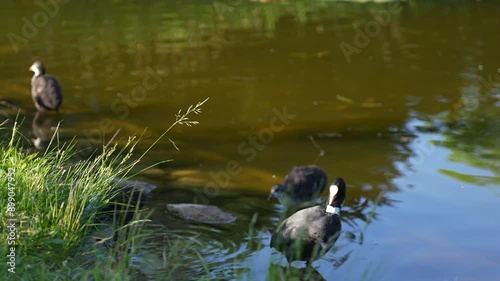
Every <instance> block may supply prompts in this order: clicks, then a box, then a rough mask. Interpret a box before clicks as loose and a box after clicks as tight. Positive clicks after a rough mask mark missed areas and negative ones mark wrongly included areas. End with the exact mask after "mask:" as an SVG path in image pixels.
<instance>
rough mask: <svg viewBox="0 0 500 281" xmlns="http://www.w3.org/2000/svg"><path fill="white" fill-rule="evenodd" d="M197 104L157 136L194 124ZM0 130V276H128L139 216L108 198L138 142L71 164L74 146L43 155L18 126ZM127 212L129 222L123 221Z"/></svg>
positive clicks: (132, 161) (128, 172)
mask: <svg viewBox="0 0 500 281" xmlns="http://www.w3.org/2000/svg"><path fill="white" fill-rule="evenodd" d="M203 103H204V102H201V103H198V104H197V105H195V106H191V107H189V109H188V110H187V111H185V112H184V113H182V112H181V111H179V113H178V114H176V115H175V116H176V121H175V122H174V123H173V124H172V125H171V126H170V127H169V128H168V129H167V130H166V131H165V133H164V134H163V135H162V136H161V137H164V136H165V134H166V133H167V132H168V131H169V130H170V129H171V128H172V127H174V126H175V125H193V124H197V122H196V121H193V120H190V119H189V117H188V115H190V114H191V113H195V114H198V113H200V112H201V105H203ZM0 129H1V130H3V134H2V135H9V137H8V138H5V139H3V140H0V207H1V210H2V216H1V220H0V226H1V229H2V232H1V233H0V239H1V241H2V243H1V245H2V247H0V256H1V257H2V262H0V272H1V273H0V276H2V277H3V278H1V279H2V280H69V279H76V280H129V279H130V280H135V279H136V277H135V274H136V269H134V268H133V267H131V266H130V264H131V258H132V256H133V255H134V254H135V253H136V252H137V250H138V245H140V244H141V239H142V238H143V236H142V234H141V227H142V225H143V223H144V222H145V221H146V220H140V219H139V217H140V216H141V212H140V210H139V208H138V207H128V204H126V203H127V202H126V201H124V202H125V203H121V204H116V203H113V204H111V203H112V202H115V201H114V200H119V199H117V198H118V197H120V195H121V192H122V191H123V189H122V188H120V187H119V185H120V184H121V182H122V181H120V182H116V180H115V179H116V178H120V179H123V180H125V179H127V178H129V177H131V176H132V171H133V168H134V167H135V165H136V164H137V163H139V161H140V160H141V159H142V157H143V156H144V155H145V153H144V154H142V155H140V156H138V157H132V152H133V150H134V148H135V145H136V144H137V142H138V141H137V140H136V139H135V138H129V141H128V142H127V144H126V145H125V146H124V147H122V148H120V149H118V148H117V146H116V145H115V146H113V145H111V146H106V147H103V150H102V152H100V153H97V154H96V155H94V157H92V158H90V159H86V160H82V161H77V162H75V161H73V160H71V159H72V156H74V155H75V154H76V153H78V151H76V150H75V149H74V146H73V145H72V144H71V143H70V144H69V145H68V144H65V145H62V144H59V145H56V146H55V147H57V148H55V149H52V150H49V151H47V152H45V153H44V154H43V155H41V154H38V153H30V152H29V151H28V150H26V149H24V148H23V147H24V145H23V144H25V138H24V137H23V136H22V135H21V133H20V132H18V126H17V124H14V126H13V128H12V129H6V128H5V126H4V127H1V128H0ZM7 130H10V132H7ZM7 133H8V134H7ZM161 137H160V138H161ZM158 140H159V139H157V140H156V141H155V142H153V145H155V144H156V142H157V141H158ZM153 145H152V146H153ZM150 148H151V147H150ZM147 151H149V149H148V150H147ZM147 151H146V153H147ZM120 201H123V200H120ZM110 206H111V208H110ZM130 208H132V209H130ZM117 209H123V210H122V211H125V212H117ZM104 210H108V213H107V214H106V213H104ZM131 215H133V217H134V218H135V220H132V221H131V222H130V223H128V224H127V223H126V221H125V218H128V217H129V216H130V217H132V216H131ZM127 220H128V219H127ZM97 235H100V236H99V237H96V236H97ZM115 240H116V241H115Z"/></svg>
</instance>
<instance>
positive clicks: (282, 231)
mask: <svg viewBox="0 0 500 281" xmlns="http://www.w3.org/2000/svg"><path fill="white" fill-rule="evenodd" d="M345 189H346V185H345V182H344V180H343V179H342V178H337V179H336V180H335V182H334V183H333V184H332V186H331V187H330V198H329V202H327V205H326V206H314V207H310V208H307V209H303V210H300V211H297V212H295V213H294V214H292V215H291V216H290V217H288V218H287V219H285V220H284V221H283V222H282V223H281V224H280V225H279V226H278V228H277V229H276V231H275V232H274V234H273V236H272V238H271V247H274V248H276V249H278V250H280V251H282V252H283V253H284V254H285V255H286V257H287V259H288V262H292V261H294V260H305V261H308V262H311V261H312V260H314V259H317V258H319V257H321V256H323V254H325V253H326V252H327V251H328V250H329V249H330V248H331V247H332V246H333V244H334V243H335V241H336V240H337V238H338V237H339V235H340V231H341V229H342V224H341V219H340V215H339V213H337V212H331V211H332V210H339V211H340V209H335V208H340V207H341V205H342V202H343V201H344V198H345ZM332 193H333V194H332ZM328 205H330V207H328ZM327 210H329V212H327Z"/></svg>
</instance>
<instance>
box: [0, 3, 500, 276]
mask: <svg viewBox="0 0 500 281" xmlns="http://www.w3.org/2000/svg"><path fill="white" fill-rule="evenodd" d="M49 2H50V1H47V2H44V3H49ZM62 2H67V3H65V4H62V3H60V4H56V5H54V4H52V5H48V6H46V7H44V8H43V7H41V6H40V4H33V3H32V1H8V2H6V3H3V7H2V9H1V11H0V15H1V17H2V18H3V24H2V25H1V26H0V34H2V37H1V38H2V39H0V66H1V67H0V77H1V78H0V100H2V101H3V103H2V104H1V105H0V113H2V116H3V117H2V118H10V119H11V120H13V119H15V116H16V114H17V113H18V112H19V117H18V118H19V119H21V120H24V122H23V130H24V131H25V133H26V134H27V135H28V136H30V137H33V138H36V137H39V138H41V139H42V142H47V140H48V138H49V137H50V135H51V132H52V131H51V130H50V127H51V126H54V124H57V118H52V117H50V118H49V117H43V118H41V119H42V120H40V119H38V118H37V120H35V121H36V122H33V119H34V118H35V107H34V105H33V104H32V101H31V96H30V79H31V73H30V72H29V71H28V68H29V66H30V65H31V63H32V62H33V61H34V60H38V59H39V60H42V61H44V62H45V64H46V67H47V69H48V72H49V73H51V74H53V75H55V76H56V77H57V78H58V79H59V82H60V83H61V85H62V88H63V93H64V102H63V105H62V107H61V110H60V111H61V118H62V120H63V122H62V125H61V129H60V134H59V137H60V139H61V140H63V141H64V140H69V139H72V138H73V137H76V139H78V140H79V141H80V143H81V144H82V145H81V147H82V148H85V147H96V145H100V144H102V143H103V136H104V139H105V140H104V142H105V141H107V140H109V139H110V138H111V137H112V136H113V135H114V134H115V132H116V131H117V130H120V131H119V133H118V135H117V138H116V140H118V141H120V142H125V141H126V139H127V138H128V136H130V135H140V134H142V132H143V131H144V129H145V128H147V130H146V133H145V136H144V139H143V141H142V142H141V145H140V146H139V147H138V149H137V151H138V152H141V151H144V150H145V149H146V148H147V146H149V145H150V144H151V143H152V142H153V141H154V140H155V139H156V137H158V136H159V135H160V134H161V133H162V132H163V131H164V130H165V129H167V128H168V127H169V126H170V124H172V122H174V121H175V116H174V114H176V113H177V112H178V110H179V109H183V110H186V109H187V108H188V107H189V105H191V104H196V103H198V102H200V101H203V100H205V99H206V98H207V97H209V98H210V99H209V100H208V101H207V102H206V103H205V104H204V105H203V107H202V113H201V114H199V115H193V116H192V118H193V119H192V120H197V121H199V123H200V124H198V125H195V126H192V127H188V126H180V127H176V128H175V129H174V130H173V131H172V132H171V133H170V134H169V135H168V137H169V138H170V139H172V140H173V141H175V143H176V145H177V146H178V147H179V149H180V151H177V150H176V149H175V148H174V147H173V146H172V144H171V142H170V141H169V140H168V138H164V139H162V140H161V141H160V142H159V143H158V144H157V145H156V146H155V147H154V148H153V150H152V151H150V153H149V154H148V155H147V157H146V158H145V160H144V162H143V163H142V164H141V165H143V166H144V167H145V166H148V165H150V164H152V163H156V162H159V161H163V160H167V159H173V160H174V161H173V162H168V163H165V164H161V165H159V166H158V167H156V168H154V169H152V170H149V171H147V172H146V173H144V175H143V178H144V179H146V180H148V181H151V182H153V183H155V184H157V186H158V189H157V190H156V191H155V193H154V197H153V199H152V201H151V202H150V204H149V207H150V208H151V209H154V210H155V211H154V213H153V215H152V218H151V219H152V220H153V223H154V225H151V229H150V231H153V230H154V231H158V230H157V228H160V229H164V228H169V229H171V230H176V231H181V232H182V231H191V232H190V233H198V235H199V236H198V237H197V239H199V240H200V241H202V242H203V243H204V246H203V248H202V251H201V255H202V257H203V258H204V260H205V262H204V263H205V265H208V268H209V272H210V276H212V277H213V278H217V277H220V278H223V279H233V278H238V279H245V280H264V279H265V278H267V276H268V273H269V272H270V271H273V270H279V266H276V265H273V266H271V267H270V268H269V265H270V264H279V256H278V255H277V254H275V253H271V250H270V249H269V248H268V245H269V240H270V231H271V230H272V229H273V227H275V226H276V223H277V221H278V218H279V217H280V214H281V212H282V209H281V208H280V206H279V205H278V204H277V203H276V202H272V201H267V200H266V199H267V193H268V191H269V189H270V186H271V185H272V184H273V183H275V182H279V181H281V180H282V179H283V178H284V176H285V175H286V173H287V172H288V171H289V170H290V169H291V168H292V167H293V166H294V165H307V164H316V165H320V166H322V167H323V168H324V169H325V170H326V171H327V173H328V174H329V176H330V178H331V179H333V178H335V177H336V176H342V177H343V178H345V179H346V181H347V183H348V191H347V199H346V202H345V204H344V208H343V209H342V216H343V232H342V235H341V236H340V238H339V240H338V241H337V243H336V246H335V247H334V249H333V250H331V251H330V252H329V253H328V254H327V255H326V256H325V257H324V258H323V259H321V260H319V261H317V262H316V263H315V266H316V267H317V271H318V272H319V274H320V275H321V276H323V278H325V279H327V280H436V281H441V280H497V278H498V276H500V269H499V268H500V263H499V261H500V246H499V245H500V244H499V243H498V241H497V240H498V238H496V237H497V236H498V233H499V232H500V221H499V220H498V218H497V216H496V214H497V213H498V211H499V207H498V206H499V205H500V204H499V203H500V197H499V195H500V188H499V186H500V159H499V152H500V145H499V143H500V142H499V139H500V119H499V118H498V116H499V113H500V90H499V89H500V87H499V78H500V53H499V52H498V50H499V47H500V37H499V36H498V27H499V21H500V20H499V18H498V15H499V14H500V5H499V4H498V3H497V2H496V1H480V2H478V1H458V0H457V1H410V2H404V3H399V2H393V3H382V4H376V3H362V4H361V3H350V2H319V1H298V2H288V3H256V2H245V1H226V2H224V1H215V2H210V1H62ZM50 3H56V2H50ZM58 3H59V2H58ZM81 157H86V155H85V154H83V155H81ZM214 186H215V187H214ZM192 202H197V203H205V204H212V205H217V206H219V207H221V208H222V209H224V210H226V211H228V212H231V213H233V214H234V215H235V216H237V218H238V219H237V220H236V222H235V223H233V224H231V225H226V226H220V227H205V226H200V225H193V224H185V223H183V222H180V221H178V220H176V219H175V218H173V217H171V216H170V215H168V214H166V213H165V211H166V208H165V204H167V203H192ZM254 213H258V217H257V220H256V222H255V226H254V232H253V235H252V237H253V239H249V225H250V224H251V223H250V222H251V220H252V217H253V215H254ZM250 240H252V241H253V242H252V243H251V245H249V241H250ZM163 245H164V243H163V241H162V240H161V239H158V240H155V241H151V244H148V245H144V248H145V249H147V254H146V253H145V254H144V256H145V259H149V260H148V261H147V262H144V264H149V265H151V266H146V265H143V266H142V267H143V268H144V271H145V272H146V274H147V275H148V276H149V277H150V278H151V279H159V280H162V279H165V278H166V277H165V276H169V275H168V274H173V275H172V276H174V277H172V278H175V279H179V278H181V279H183V278H185V277H186V276H191V277H192V278H196V276H201V275H202V274H206V273H204V269H203V262H200V259H199V257H198V256H196V255H194V254H193V253H185V255H178V256H177V257H176V258H177V259H178V260H179V262H182V263H184V264H185V265H184V266H183V267H181V268H178V269H177V271H176V272H175V273H171V272H170V271H169V270H171V268H168V267H165V266H164V265H163V264H162V263H161V262H159V261H158V260H161V255H162V252H163V251H164V250H165V248H164V247H163ZM145 251H146V250H145ZM167 251H168V249H167ZM270 261H271V262H270ZM153 265H154V266H153ZM235 272H236V273H235ZM235 275H236V277H235ZM363 278H364V279H363Z"/></svg>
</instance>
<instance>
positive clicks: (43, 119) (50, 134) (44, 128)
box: [31, 111, 62, 152]
mask: <svg viewBox="0 0 500 281" xmlns="http://www.w3.org/2000/svg"><path fill="white" fill-rule="evenodd" d="M61 121H62V117H61V116H60V115H59V114H54V113H51V112H49V113H44V112H39V111H37V113H36V114H35V117H34V118H33V122H32V124H31V126H32V132H33V136H34V139H32V141H33V145H34V146H35V148H36V149H37V150H38V151H40V152H45V151H47V148H48V146H49V144H50V143H51V140H53V141H54V143H57V142H58V135H56V131H57V127H58V125H59V123H60V122H61Z"/></svg>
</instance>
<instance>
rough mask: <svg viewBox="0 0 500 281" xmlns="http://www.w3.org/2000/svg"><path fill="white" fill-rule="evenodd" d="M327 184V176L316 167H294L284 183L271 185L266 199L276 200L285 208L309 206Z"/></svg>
mask: <svg viewBox="0 0 500 281" xmlns="http://www.w3.org/2000/svg"><path fill="white" fill-rule="evenodd" d="M327 184H328V176H327V175H326V173H325V171H324V170H323V169H321V168H320V167H318V166H301V167H295V168H293V169H292V171H290V173H289V174H288V175H287V176H286V178H285V180H284V182H283V183H282V184H281V183H278V184H275V185H273V187H272V188H271V193H270V194H269V197H268V199H271V198H273V197H274V198H277V199H278V200H279V201H280V202H281V204H283V205H285V206H286V207H290V206H297V205H309V206H310V205H311V204H310V203H315V202H314V200H315V199H316V198H318V197H319V196H320V195H321V193H322V192H323V190H325V188H326V186H327Z"/></svg>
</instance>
